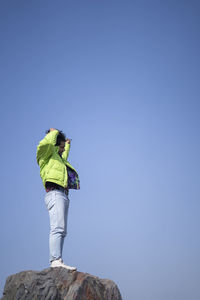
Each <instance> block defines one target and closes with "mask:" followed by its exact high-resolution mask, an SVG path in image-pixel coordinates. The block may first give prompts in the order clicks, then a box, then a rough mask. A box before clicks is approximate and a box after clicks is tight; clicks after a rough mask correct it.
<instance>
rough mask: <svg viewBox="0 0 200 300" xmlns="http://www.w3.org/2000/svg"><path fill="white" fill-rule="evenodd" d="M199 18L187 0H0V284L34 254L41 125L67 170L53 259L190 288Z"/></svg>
mask: <svg viewBox="0 0 200 300" xmlns="http://www.w3.org/2000/svg"><path fill="white" fill-rule="evenodd" d="M199 20H200V4H199V1H193V0H192V1H170V0H167V1H162V0H161V1H154V0H153V1H145V0H141V1H134V0H133V1H128V0H124V1H122V0H115V1H111V0H107V1H104V0H101V1H97V0H93V1H92V0H85V1H76V0H74V1H68V0H65V1H63V0H59V1H52V0H48V1H46V0H43V1H39V0H34V1H31V0H30V1H25V0H24V1H21V0H18V1H11V0H6V1H5V0H1V2H0V40H1V48H0V49H1V55H0V81H1V88H0V97H1V98H0V99H1V118H0V124H1V134H2V135H1V136H2V145H1V170H2V172H1V175H2V176H1V184H2V190H1V216H0V222H1V223H0V224H1V226H0V235H1V256H0V260H1V261H0V265H1V268H0V289H1V293H2V290H3V286H4V283H5V280H6V277H7V276H8V275H10V274H13V273H17V272H20V271H23V270H42V269H44V268H47V267H48V257H49V249H48V234H49V217H48V212H47V211H46V207H45V204H44V195H45V191H44V189H43V186H42V181H41V179H40V176H39V168H38V166H37V163H36V148H37V145H38V143H39V141H40V140H41V139H42V138H43V137H44V135H45V130H46V129H48V128H50V127H54V128H58V129H60V130H63V131H64V132H65V133H66V135H67V137H69V138H72V145H71V152H70V155H69V162H70V163H71V164H72V165H73V166H74V167H75V168H76V169H77V171H78V173H79V176H80V181H81V189H80V191H71V193H70V210H69V219H68V220H69V222H68V236H67V238H66V242H65V246H64V256H63V258H64V260H65V261H66V262H67V263H68V264H70V265H72V266H74V265H75V266H77V268H78V270H79V271H82V272H88V273H91V274H93V275H96V276H99V277H101V278H110V279H112V280H114V281H115V282H116V283H117V284H118V286H119V288H120V291H121V294H122V297H123V300H132V299H136V300H147V299H148V300H160V299H162V300H179V299H180V300H188V299H190V300H198V299H199V298H200V287H199V278H200V255H199V253H200V238H199V225H200V219H199V209H200V204H199V169H200V159H199V153H200V142H199V128H200V118H199V111H200V101H199V96H200V92H199V79H200V76H199V75H200V74H199V73H200V72H199V70H200V61H199V53H200V38H199V36H200V32H199V28H200V24H199V23H200V21H199Z"/></svg>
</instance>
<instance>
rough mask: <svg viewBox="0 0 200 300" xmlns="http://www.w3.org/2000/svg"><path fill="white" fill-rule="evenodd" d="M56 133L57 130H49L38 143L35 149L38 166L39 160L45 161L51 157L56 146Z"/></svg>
mask: <svg viewBox="0 0 200 300" xmlns="http://www.w3.org/2000/svg"><path fill="white" fill-rule="evenodd" d="M58 133H59V131H58V130H57V129H54V128H50V131H49V133H47V135H46V136H45V138H44V139H43V140H41V141H40V143H39V145H38V147H37V162H38V164H39V161H40V160H41V159H42V160H44V161H45V160H47V159H48V158H49V157H50V156H51V155H52V153H53V151H54V147H55V145H56V140H57V136H58Z"/></svg>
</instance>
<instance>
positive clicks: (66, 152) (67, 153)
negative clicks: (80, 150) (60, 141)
mask: <svg viewBox="0 0 200 300" xmlns="http://www.w3.org/2000/svg"><path fill="white" fill-rule="evenodd" d="M69 150H70V144H69V143H67V142H65V151H64V152H63V154H62V159H63V160H64V162H65V164H67V158H68V155H69Z"/></svg>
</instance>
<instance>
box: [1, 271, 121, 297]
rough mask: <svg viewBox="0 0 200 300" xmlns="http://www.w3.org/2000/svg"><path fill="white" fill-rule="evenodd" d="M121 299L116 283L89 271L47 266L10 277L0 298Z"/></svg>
mask: <svg viewBox="0 0 200 300" xmlns="http://www.w3.org/2000/svg"><path fill="white" fill-rule="evenodd" d="M38 299H40V300H44V299H45V300H122V298H121V295H120V292H119V289H118V287H117V285H116V284H115V283H114V282H113V281H112V280H109V279H100V278H98V277H96V276H93V275H90V274H88V273H81V272H70V271H68V270H66V269H64V268H48V269H44V270H43V271H41V272H37V271H24V272H20V273H17V274H14V275H11V276H9V277H8V278H7V280H6V284H5V287H4V293H3V297H2V298H1V300H38Z"/></svg>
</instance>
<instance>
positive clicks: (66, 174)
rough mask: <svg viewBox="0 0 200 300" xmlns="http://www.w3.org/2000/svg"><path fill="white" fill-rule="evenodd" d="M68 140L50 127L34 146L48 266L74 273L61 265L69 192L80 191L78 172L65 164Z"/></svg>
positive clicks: (68, 164) (68, 267)
mask: <svg viewBox="0 0 200 300" xmlns="http://www.w3.org/2000/svg"><path fill="white" fill-rule="evenodd" d="M70 143H71V141H70V139H66V137H65V134H64V133H63V132H62V131H59V130H57V129H54V128H50V129H49V130H47V131H46V136H45V137H44V139H42V140H41V141H40V143H39V145H38V147H37V156H36V157H37V163H38V165H39V167H40V176H41V178H42V181H43V185H44V187H45V190H46V195H45V204H46V207H47V209H48V211H49V217H50V234H49V248H50V264H51V267H53V268H54V267H64V268H66V269H68V270H70V271H75V270H76V267H70V266H67V265H66V264H64V262H63V260H62V251H63V244H64V239H65V236H66V234H67V216H68V208H69V198H68V193H69V189H80V181H79V177H78V173H77V172H76V170H75V169H74V168H73V167H72V166H71V165H70V163H69V162H68V161H67V158H68V154H69V150H70Z"/></svg>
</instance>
